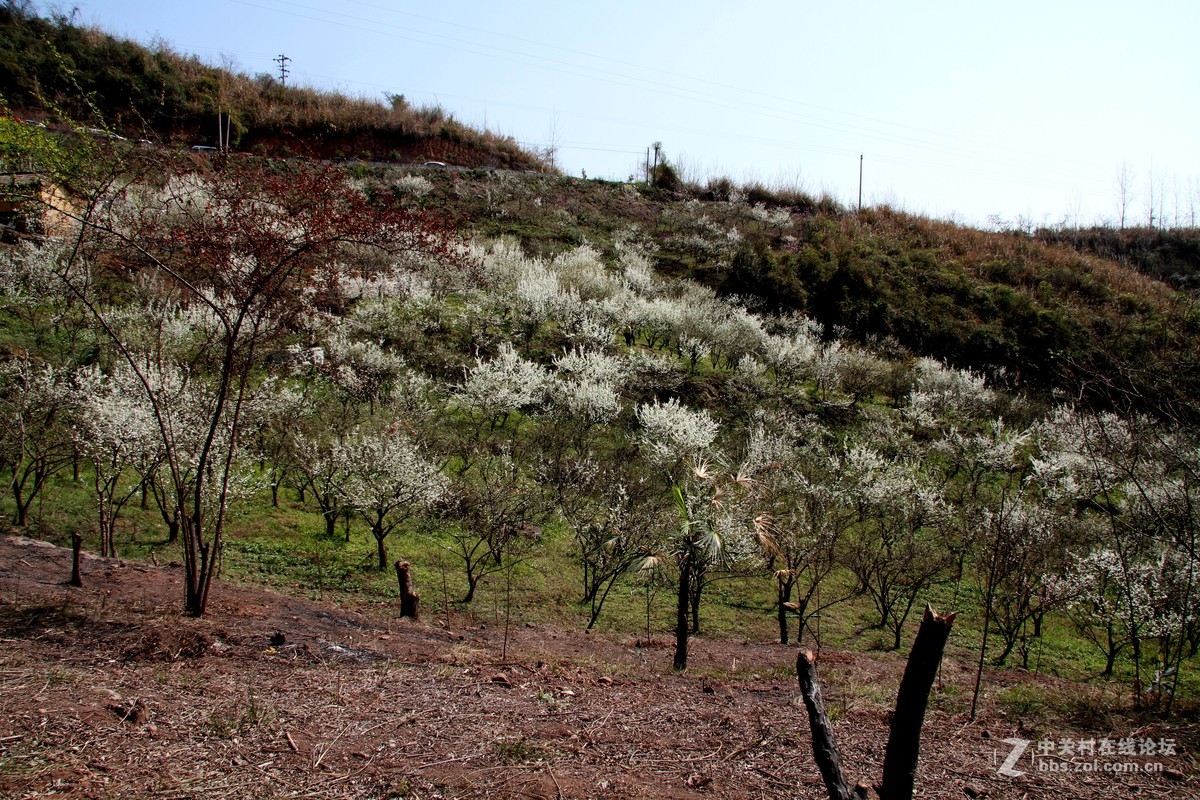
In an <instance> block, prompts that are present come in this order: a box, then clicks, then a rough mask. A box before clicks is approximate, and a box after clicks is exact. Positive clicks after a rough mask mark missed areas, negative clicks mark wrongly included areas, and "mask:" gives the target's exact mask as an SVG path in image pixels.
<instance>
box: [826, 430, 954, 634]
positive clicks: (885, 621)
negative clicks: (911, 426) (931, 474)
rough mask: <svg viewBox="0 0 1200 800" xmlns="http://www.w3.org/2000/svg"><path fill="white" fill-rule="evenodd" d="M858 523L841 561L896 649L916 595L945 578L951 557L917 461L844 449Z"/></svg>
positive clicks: (942, 517)
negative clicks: (869, 602)
mask: <svg viewBox="0 0 1200 800" xmlns="http://www.w3.org/2000/svg"><path fill="white" fill-rule="evenodd" d="M844 463H845V468H846V472H847V477H848V478H850V479H851V480H852V481H853V489H852V492H853V496H854V497H855V498H856V506H857V513H858V524H857V526H856V528H855V530H854V535H853V536H852V537H851V538H850V540H849V541H848V542H847V545H848V546H847V549H846V563H847V566H848V567H849V569H850V571H851V573H852V574H853V575H854V577H855V579H856V580H857V588H858V591H860V592H862V593H863V594H865V595H867V597H869V598H870V599H871V602H872V604H874V606H875V610H876V612H878V614H879V627H880V628H886V629H888V630H889V631H890V632H891V633H892V648H893V649H899V647H900V638H901V634H902V632H903V630H904V623H905V622H906V621H907V620H908V616H909V614H910V613H911V612H912V609H913V606H914V605H915V604H916V602H917V599H918V598H919V597H920V596H921V594H922V593H923V592H925V591H927V590H928V589H929V587H930V586H932V585H933V584H934V583H936V582H937V581H939V580H941V579H942V578H943V577H944V574H945V572H946V569H947V567H949V566H950V563H951V560H952V556H951V554H950V551H949V548H947V547H946V542H945V541H944V537H943V532H944V530H945V522H946V507H945V503H944V501H943V500H942V498H941V496H940V495H939V494H938V493H936V492H935V491H933V490H931V488H930V487H929V486H927V485H925V484H924V483H923V482H922V479H921V474H920V471H919V470H918V468H917V466H916V465H915V464H914V463H912V462H909V461H906V460H902V459H888V458H884V457H883V456H881V455H880V453H878V452H877V451H875V450H874V449H872V448H870V447H867V446H865V445H857V446H855V447H852V448H850V449H849V450H847V452H846V458H845V462H844Z"/></svg>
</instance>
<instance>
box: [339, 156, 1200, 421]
mask: <svg viewBox="0 0 1200 800" xmlns="http://www.w3.org/2000/svg"><path fill="white" fill-rule="evenodd" d="M358 174H360V175H361V176H362V177H363V178H364V179H366V180H368V182H369V183H373V184H375V185H379V186H388V185H391V184H393V183H394V182H395V181H396V180H398V179H399V178H400V175H401V173H389V172H388V171H387V170H383V171H373V170H369V169H367V168H362V169H360V170H359V173H358ZM421 179H422V180H424V181H428V182H429V183H430V184H431V188H430V190H429V192H428V194H425V195H424V196H423V199H422V201H421V202H422V203H423V204H424V205H425V206H426V207H436V208H440V209H445V210H448V211H449V212H450V213H451V214H453V215H454V216H455V217H456V218H459V219H461V220H464V222H465V224H466V226H467V229H468V230H470V231H471V232H473V233H476V234H478V235H482V236H512V237H515V238H516V239H517V240H519V241H520V242H521V243H522V244H523V246H525V247H527V248H530V249H531V251H532V252H534V253H536V254H540V255H543V256H553V255H556V254H558V253H561V252H563V251H564V250H566V249H569V248H572V247H576V246H579V245H581V244H583V243H590V244H592V245H594V246H596V247H598V248H600V249H601V250H602V251H605V252H611V248H612V245H613V242H614V241H615V240H617V239H620V238H621V237H622V236H626V235H628V234H629V231H630V230H631V229H632V230H634V231H635V232H636V236H637V237H638V241H640V242H641V243H643V244H645V245H646V246H648V247H649V248H650V250H651V252H652V255H653V258H654V261H655V265H656V267H657V268H658V269H659V270H660V271H661V272H662V273H663V274H666V275H671V276H676V277H683V278H690V279H693V280H695V281H697V282H699V283H701V284H703V285H705V286H708V287H709V288H711V289H713V290H714V291H716V292H717V293H718V294H719V295H721V296H733V297H738V298H742V299H743V301H744V302H746V303H747V304H748V305H749V306H750V307H751V308H752V309H755V310H758V311H763V312H768V313H795V314H801V315H804V316H807V317H810V318H812V319H814V320H816V321H818V322H819V323H821V325H822V326H823V327H824V329H825V331H826V333H827V335H833V332H834V331H839V332H840V335H845V336H849V337H850V338H851V339H853V340H854V341H857V342H860V343H864V344H872V345H873V346H874V347H876V348H882V350H884V351H885V352H889V353H891V354H892V355H895V356H902V355H905V354H908V355H911V356H929V357H933V358H938V359H942V360H945V361H947V362H949V363H951V364H954V365H956V366H960V367H964V368H970V369H975V370H980V371H983V372H985V373H986V374H988V375H990V376H992V377H993V379H994V380H995V381H996V382H997V383H998V384H999V385H1003V386H1008V387H1011V388H1014V389H1020V390H1023V391H1027V392H1033V393H1035V394H1045V395H1048V394H1049V393H1051V392H1052V391H1056V390H1057V391H1062V392H1066V393H1067V394H1068V395H1070V396H1083V397H1085V398H1088V400H1089V401H1090V402H1093V403H1096V404H1097V405H1100V406H1112V405H1117V406H1122V407H1124V406H1134V407H1140V408H1151V407H1153V408H1155V409H1157V410H1158V411H1162V412H1165V413H1171V414H1184V415H1193V414H1194V413H1195V409H1194V408H1193V406H1194V399H1195V398H1196V397H1200V374H1197V365H1198V363H1200V361H1198V359H1197V341H1198V334H1200V316H1197V311H1196V308H1195V304H1194V301H1193V298H1192V296H1191V294H1190V293H1187V292H1180V291H1176V290H1173V289H1171V288H1169V287H1168V286H1167V285H1166V284H1164V283H1161V282H1159V281H1157V280H1155V279H1154V278H1153V277H1151V276H1146V275H1143V274H1141V273H1140V272H1138V271H1137V270H1136V269H1134V268H1132V267H1131V266H1127V265H1125V264H1124V263H1122V259H1119V257H1118V255H1117V254H1109V253H1105V254H1104V255H1109V256H1112V257H1103V256H1102V255H1098V254H1096V253H1095V252H1092V250H1100V248H1089V247H1085V246H1081V247H1079V248H1076V247H1075V246H1073V245H1072V244H1071V243H1068V242H1059V241H1046V240H1045V238H1046V237H1037V238H1035V237H1033V236H1029V235H1026V234H1022V233H989V232H985V231H980V230H976V229H972V228H969V227H966V226H962V225H956V224H953V223H950V222H944V221H940V220H934V219H928V218H924V217H920V216H915V215H911V214H905V213H903V212H899V211H895V210H892V209H889V208H887V207H883V208H873V209H865V210H864V211H863V212H862V213H861V214H854V213H851V212H848V211H846V210H844V209H841V208H839V207H838V206H837V205H836V204H835V203H832V202H830V201H828V200H827V199H819V198H814V197H811V196H808V195H805V194H803V193H796V192H791V193H787V192H783V193H781V192H771V191H769V190H767V189H764V188H763V187H747V188H746V189H745V190H742V191H740V192H739V191H738V190H737V189H736V188H733V190H732V191H733V199H732V200H730V199H729V192H730V187H729V186H728V185H726V186H724V187H723V188H720V187H719V184H718V187H719V188H718V189H717V191H715V192H714V187H713V186H709V187H681V189H680V190H679V191H676V192H667V191H664V190H661V189H653V188H650V189H647V188H644V187H643V188H638V187H635V186H630V185H624V184H614V183H606V182H603V181H581V180H577V179H573V178H566V177H557V176H534V175H513V174H488V173H482V172H466V173H456V172H449V173H446V172H423V173H421ZM1187 234H1188V232H1187V231H1177V232H1174V233H1166V232H1164V233H1162V234H1160V238H1161V239H1162V240H1164V241H1171V240H1174V241H1180V242H1185V241H1187V238H1186V236H1187Z"/></svg>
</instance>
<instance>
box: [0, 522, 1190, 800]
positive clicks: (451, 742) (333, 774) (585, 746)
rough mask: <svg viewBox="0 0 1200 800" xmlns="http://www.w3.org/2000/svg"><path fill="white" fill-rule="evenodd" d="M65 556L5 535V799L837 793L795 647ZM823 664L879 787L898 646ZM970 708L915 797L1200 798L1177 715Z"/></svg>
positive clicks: (929, 755)
mask: <svg viewBox="0 0 1200 800" xmlns="http://www.w3.org/2000/svg"><path fill="white" fill-rule="evenodd" d="M69 568H70V553H69V551H66V550H62V549H59V548H55V547H53V546H51V545H48V544H45V543H42V542H35V541H31V540H28V539H20V538H16V537H12V536H3V535H0V797H3V798H12V799H14V800H15V798H35V797H37V798H41V797H74V798H140V797H146V798H150V797H153V798H255V797H262V798H268V797H269V798H393V797H407V798H458V797H463V798H465V797H497V798H510V797H511V798H545V799H546V800H550V799H552V798H554V799H557V798H563V799H564V800H565V799H566V798H681V799H682V798H785V797H786V798H792V797H801V798H819V797H825V796H826V795H825V791H824V787H823V785H822V783H821V778H820V775H819V773H818V772H817V769H816V766H815V764H814V763H813V759H812V754H811V750H810V737H809V732H808V721H807V717H806V715H805V712H804V708H803V705H802V703H801V701H800V698H799V688H798V686H797V684H796V680H795V678H794V672H793V670H792V665H793V664H794V661H795V655H796V651H795V649H794V648H783V647H780V646H779V645H772V644H761V643H750V642H745V641H737V640H714V639H708V638H699V639H697V640H696V641H695V643H694V647H693V649H692V651H691V665H690V668H689V670H688V672H687V673H684V674H674V673H672V672H671V670H670V662H671V650H670V647H669V642H668V640H667V637H666V636H665V635H664V636H662V637H661V640H658V641H654V642H642V641H638V640H637V639H635V638H633V637H630V638H628V639H616V638H603V637H600V636H595V635H589V634H584V633H582V632H578V631H572V630H562V629H555V628H551V627H545V626H537V627H531V626H519V627H515V628H513V629H512V630H511V631H510V634H509V640H508V644H507V654H506V655H505V654H504V631H503V627H502V626H499V627H498V626H496V625H494V624H492V625H484V624H483V623H481V622H479V621H477V620H469V619H467V618H455V617H452V618H451V620H450V625H449V627H447V625H446V621H445V620H444V619H441V620H427V621H423V622H410V621H406V620H405V621H402V620H398V619H395V618H387V610H386V609H383V610H377V611H376V612H374V613H370V614H361V613H356V612H352V611H346V610H344V609H338V608H336V607H334V606H331V605H328V604H321V603H315V602H309V601H306V600H302V599H297V598H294V597H289V596H285V595H281V594H275V593H271V592H267V591H263V590H260V589H256V588H248V587H243V586H232V585H223V584H217V585H215V586H214V589H213V596H212V600H211V602H210V607H209V612H208V614H207V615H206V616H205V617H204V618H202V619H191V618H187V617H184V616H181V615H180V613H179V609H180V607H181V606H182V597H183V591H182V574H181V570H180V569H179V568H178V567H174V568H171V567H163V568H159V567H154V566H150V565H146V564H135V563H125V564H122V563H119V562H116V561H107V560H101V559H96V558H89V559H87V560H86V561H85V563H84V567H83V573H84V588H82V589H74V588H70V587H68V586H66V585H65V579H66V578H67V576H68V574H69ZM820 670H821V676H822V680H823V681H824V683H825V685H826V689H827V692H826V696H827V702H829V705H830V706H831V708H832V709H833V713H834V721H835V727H836V730H837V735H838V737H839V744H840V746H841V749H842V752H843V756H844V758H845V760H846V762H847V766H848V768H849V771H850V773H851V774H852V775H854V776H855V777H856V778H861V779H863V780H865V781H866V782H868V783H870V782H872V781H876V780H878V778H879V775H880V772H881V765H882V758H883V745H884V743H885V742H886V739H887V712H886V707H887V705H890V702H891V698H893V697H894V694H895V689H896V687H897V686H898V684H899V678H900V674H901V671H902V670H903V660H902V658H901V657H899V656H892V655H889V654H869V655H868V654H857V653H848V652H836V651H833V652H830V651H827V652H824V653H822V654H821V660H820ZM1003 675H1005V676H1008V677H1006V679H1007V680H1014V681H1017V680H1028V681H1034V680H1040V681H1046V680H1051V679H1046V678H1033V677H1031V676H1021V675H1019V674H1018V673H1014V672H1007V673H1003ZM971 679H972V671H971V669H970V667H969V665H965V664H954V663H947V664H946V665H944V667H943V681H944V684H945V685H946V686H947V687H950V690H951V691H948V692H947V693H948V694H952V693H953V691H952V690H953V689H954V687H957V689H958V695H959V696H960V697H961V695H962V693H964V692H965V693H967V694H968V696H969V692H970V686H971ZM1068 688H1069V687H1068ZM876 695H877V696H878V697H879V698H881V700H883V701H882V702H872V701H870V700H869V699H867V700H864V699H863V698H870V697H873V696H876ZM958 705H959V706H961V703H960V704H958ZM956 708H957V707H952V706H951V705H947V707H946V709H940V708H939V703H938V702H937V698H936V697H935V701H934V703H933V707H932V709H931V712H930V715H929V716H928V718H927V720H926V727H925V731H924V734H923V736H922V741H921V762H920V767H919V770H918V775H917V785H918V789H917V795H918V796H919V797H929V798H964V797H967V798H976V797H987V798H997V799H999V798H1060V797H1074V798H1127V797H1128V798H1134V797H1137V798H1190V797H1195V796H1197V793H1198V791H1200V789H1198V787H1200V780H1198V779H1197V775H1198V774H1200V772H1198V770H1197V764H1196V761H1195V757H1194V754H1193V753H1192V752H1189V749H1188V748H1187V747H1186V746H1185V745H1184V743H1183V739H1182V737H1180V736H1179V733H1180V729H1178V728H1161V727H1157V726H1142V727H1139V728H1138V729H1136V730H1130V729H1129V728H1124V729H1120V730H1114V731H1098V732H1094V733H1092V732H1087V731H1080V730H1075V729H1071V728H1068V727H1066V726H1063V727H1060V728H1056V729H1055V730H1054V731H1051V732H1050V733H1051V734H1052V738H1054V739H1056V740H1057V741H1056V742H1055V745H1056V746H1057V747H1061V746H1062V745H1063V743H1064V742H1066V741H1068V740H1071V741H1076V742H1079V741H1082V740H1084V739H1085V738H1092V737H1094V738H1096V739H1100V738H1101V737H1113V739H1114V740H1115V739H1117V737H1120V738H1122V739H1126V740H1127V741H1128V740H1129V739H1133V740H1135V741H1136V742H1145V741H1150V742H1152V743H1157V744H1158V750H1159V752H1157V753H1156V754H1154V755H1114V754H1105V755H1096V756H1094V757H1093V756H1091V755H1089V756H1082V755H1075V756H1069V755H1061V756H1060V755H1058V754H1057V752H1056V753H1055V755H1053V756H1046V757H1038V756H1037V755H1036V751H1037V749H1038V746H1039V741H1044V740H1045V739H1046V738H1048V734H1047V733H1046V732H1045V731H1043V732H1041V733H1038V732H1035V731H1031V730H1028V729H1026V728H1025V727H1024V722H1023V721H1022V720H1014V719H1010V718H1008V717H1005V716H1003V715H1002V714H1001V713H1000V712H997V711H995V710H989V711H988V712H986V713H985V714H984V716H983V717H981V718H980V719H979V720H977V721H976V722H975V723H970V722H969V721H968V719H967V717H966V715H965V714H964V713H962V711H961V709H958V710H956ZM1009 738H1016V739H1025V740H1030V741H1031V744H1030V745H1029V748H1028V751H1027V752H1026V753H1025V754H1024V755H1023V756H1022V757H1021V759H1019V760H1018V761H1017V762H1016V763H1015V764H1014V766H1013V767H1012V769H1011V771H1015V772H1021V773H1023V774H1021V775H1018V776H1014V777H1008V776H1006V775H1003V774H1001V773H1000V767H1001V765H1002V764H1003V762H1004V761H1005V759H1006V757H1007V756H1008V755H1009V753H1010V751H1011V750H1012V749H1013V747H1012V745H1011V744H1008V743H1005V742H1004V740H1005V739H1009ZM1167 738H1171V739H1175V740H1176V741H1175V748H1174V750H1175V752H1174V753H1173V754H1164V753H1162V752H1161V750H1162V749H1163V748H1162V744H1161V743H1162V740H1164V739H1167ZM1188 741H1191V740H1190V739H1189V740H1188ZM1167 749H1168V750H1169V749H1171V748H1167ZM1134 764H1136V765H1137V766H1136V767H1134V766H1132V765H1134ZM1134 769H1136V770H1137V771H1133V770H1134Z"/></svg>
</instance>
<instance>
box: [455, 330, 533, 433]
mask: <svg viewBox="0 0 1200 800" xmlns="http://www.w3.org/2000/svg"><path fill="white" fill-rule="evenodd" d="M549 381H550V374H549V372H547V370H546V368H545V367H543V366H541V365H540V364H535V363H533V362H532V361H527V360H526V359H524V358H522V357H521V355H520V353H518V352H517V351H516V350H515V349H514V348H513V346H512V345H511V344H507V343H506V344H502V345H501V346H500V352H499V353H497V354H496V357H495V358H493V359H491V360H489V361H484V360H483V359H481V358H480V359H476V363H475V368H474V369H472V370H470V372H469V373H468V374H467V379H466V381H465V382H464V383H463V386H462V389H461V392H460V396H461V397H462V399H463V402H464V403H466V404H467V405H468V406H470V407H471V408H474V409H477V410H479V411H480V412H482V420H483V421H485V422H488V423H489V427H490V428H493V429H494V428H496V427H497V426H498V427H501V428H503V427H504V426H505V425H506V424H507V423H508V418H509V416H510V415H512V414H513V413H515V412H518V411H523V410H527V409H530V408H533V407H535V406H538V405H540V404H541V403H542V401H543V399H544V397H545V392H546V389H547V387H548V385H549Z"/></svg>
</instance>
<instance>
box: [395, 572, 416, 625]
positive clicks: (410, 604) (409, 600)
mask: <svg viewBox="0 0 1200 800" xmlns="http://www.w3.org/2000/svg"><path fill="white" fill-rule="evenodd" d="M396 582H397V583H398V584H400V616H402V617H411V618H412V619H419V618H420V614H419V612H418V609H417V606H418V605H419V603H420V602H421V595H419V594H417V593H416V592H414V591H413V585H412V572H411V571H410V568H409V564H408V562H407V561H397V562H396Z"/></svg>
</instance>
